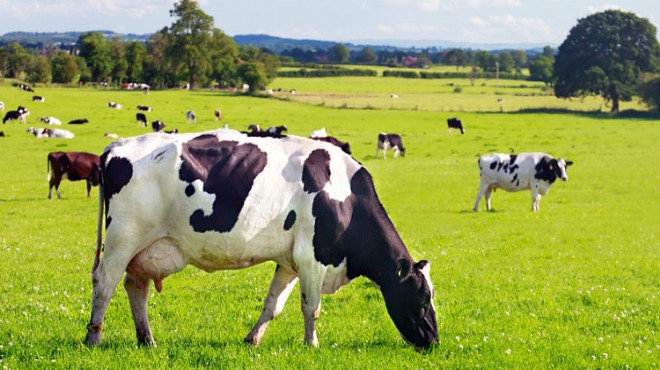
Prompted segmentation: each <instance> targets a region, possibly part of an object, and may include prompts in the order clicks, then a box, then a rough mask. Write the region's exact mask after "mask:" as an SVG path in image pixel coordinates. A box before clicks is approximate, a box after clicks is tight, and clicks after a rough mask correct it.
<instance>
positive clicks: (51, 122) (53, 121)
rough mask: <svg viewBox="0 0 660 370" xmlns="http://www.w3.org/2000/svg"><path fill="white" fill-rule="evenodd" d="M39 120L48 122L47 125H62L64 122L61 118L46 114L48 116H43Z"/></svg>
mask: <svg viewBox="0 0 660 370" xmlns="http://www.w3.org/2000/svg"><path fill="white" fill-rule="evenodd" d="M39 121H41V122H43V123H45V124H47V125H57V126H60V125H61V124H62V121H60V120H59V119H57V118H55V117H52V116H46V117H41V118H39Z"/></svg>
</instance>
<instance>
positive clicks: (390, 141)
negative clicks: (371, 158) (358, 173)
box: [376, 132, 406, 159]
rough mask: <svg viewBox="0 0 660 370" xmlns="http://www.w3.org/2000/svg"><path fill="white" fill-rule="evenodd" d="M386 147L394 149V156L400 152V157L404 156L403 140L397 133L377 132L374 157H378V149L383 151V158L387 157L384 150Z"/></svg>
mask: <svg viewBox="0 0 660 370" xmlns="http://www.w3.org/2000/svg"><path fill="white" fill-rule="evenodd" d="M388 149H392V150H394V158H396V157H398V156H399V153H401V156H402V157H405V156H406V149H405V148H404V147H403V141H402V140H401V136H400V135H398V134H387V133H385V132H381V133H380V134H378V146H377V147H376V158H378V151H379V150H382V151H383V159H387V156H386V152H387V150H388Z"/></svg>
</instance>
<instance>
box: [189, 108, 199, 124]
mask: <svg viewBox="0 0 660 370" xmlns="http://www.w3.org/2000/svg"><path fill="white" fill-rule="evenodd" d="M186 121H187V122H190V123H196V122H197V117H196V116H195V112H193V111H191V110H189V111H187V112H186Z"/></svg>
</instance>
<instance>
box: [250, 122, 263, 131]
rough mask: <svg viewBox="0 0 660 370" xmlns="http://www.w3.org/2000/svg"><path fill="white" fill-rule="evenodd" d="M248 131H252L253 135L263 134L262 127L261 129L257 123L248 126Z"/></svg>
mask: <svg viewBox="0 0 660 370" xmlns="http://www.w3.org/2000/svg"><path fill="white" fill-rule="evenodd" d="M248 130H250V132H252V133H254V132H261V127H259V125H257V124H256V123H252V124H250V125H249V126H248Z"/></svg>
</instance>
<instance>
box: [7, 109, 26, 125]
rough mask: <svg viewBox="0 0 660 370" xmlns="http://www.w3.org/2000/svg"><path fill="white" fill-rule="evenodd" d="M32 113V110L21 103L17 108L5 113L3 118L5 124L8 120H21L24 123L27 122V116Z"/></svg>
mask: <svg viewBox="0 0 660 370" xmlns="http://www.w3.org/2000/svg"><path fill="white" fill-rule="evenodd" d="M29 115H30V111H29V110H28V109H27V108H25V107H24V106H22V105H19V106H18V108H16V110H10V111H8V112H7V113H5V117H4V118H3V119H2V123H3V124H5V123H7V121H15V120H21V123H22V124H25V123H26V122H27V119H26V117H27V116H29Z"/></svg>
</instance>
